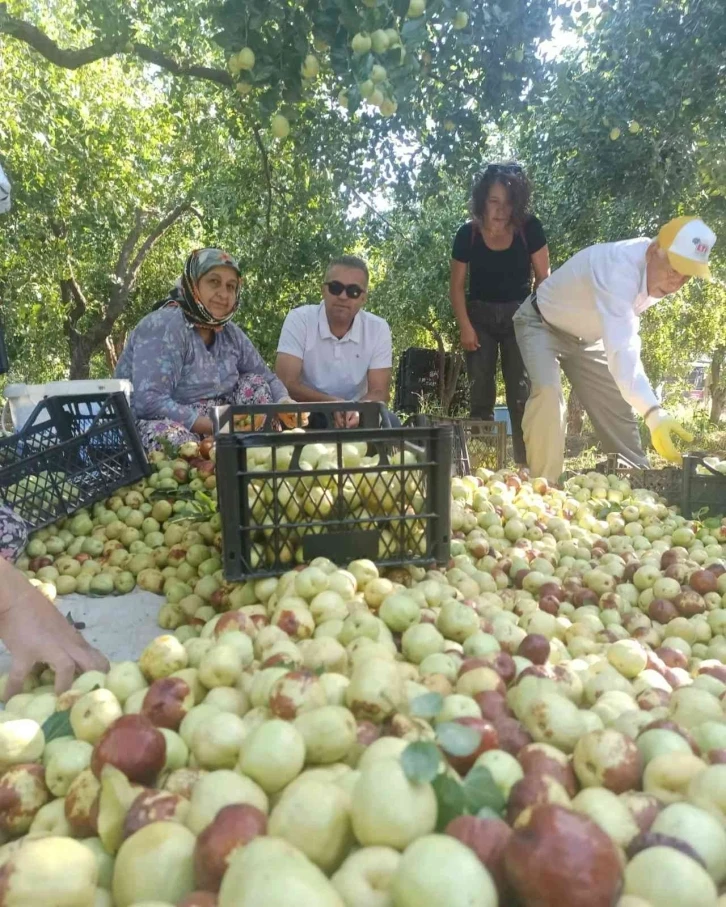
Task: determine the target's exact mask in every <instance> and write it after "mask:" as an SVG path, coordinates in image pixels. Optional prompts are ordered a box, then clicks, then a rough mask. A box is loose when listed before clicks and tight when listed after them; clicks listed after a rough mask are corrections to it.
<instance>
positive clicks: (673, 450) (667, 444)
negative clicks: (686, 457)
mask: <svg viewBox="0 0 726 907" xmlns="http://www.w3.org/2000/svg"><path fill="white" fill-rule="evenodd" d="M654 421H655V420H654ZM674 435H675V436H676V437H678V438H681V440H683V441H685V442H686V444H690V443H691V441H693V435H692V434H691V433H690V432H689V431H687V430H686V429H685V428H683V426H682V425H680V423H678V422H676V420H675V419H674V418H673V417H672V416H669V415H667V414H665V413H664V414H662V415H660V414H659V418H658V419H657V421H655V424H653V425H652V427H651V429H650V439H651V441H652V442H653V447H654V448H655V450H656V452H657V453H659V454H660V455H661V457H663V458H664V459H666V460H668V462H669V463H675V464H676V465H678V466H680V465H681V463H682V462H683V457H682V455H681V452H680V451H679V450H678V448H677V447H676V445H675V442H674V440H673V436H674Z"/></svg>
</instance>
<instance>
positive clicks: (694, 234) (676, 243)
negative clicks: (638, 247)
mask: <svg viewBox="0 0 726 907" xmlns="http://www.w3.org/2000/svg"><path fill="white" fill-rule="evenodd" d="M715 242H716V234H715V233H714V232H713V230H712V229H711V228H710V227H707V226H706V224H704V222H703V221H702V220H701V219H700V218H698V217H674V218H673V220H670V221H668V223H667V224H666V225H665V226H664V227H662V228H661V231H660V233H659V234H658V239H657V243H658V245H659V246H660V247H661V249H663V250H664V251H665V252H666V253H667V254H668V261H669V262H670V264H671V267H672V268H673V270H674V271H678V273H679V274H683V275H685V276H686V277H703V278H705V279H706V280H710V279H711V271H710V270H709V267H708V256H709V255H710V254H711V249H712V248H713V245H714V243H715Z"/></svg>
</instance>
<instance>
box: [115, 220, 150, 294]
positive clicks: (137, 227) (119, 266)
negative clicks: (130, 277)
mask: <svg viewBox="0 0 726 907" xmlns="http://www.w3.org/2000/svg"><path fill="white" fill-rule="evenodd" d="M143 229H144V212H143V211H142V210H141V209H140V208H137V209H136V211H135V212H134V226H133V227H132V228H131V230H130V231H129V234H128V236H127V237H126V239H125V240H124V244H123V245H122V246H121V251H120V252H119V256H118V261H117V262H116V270H115V272H114V273H115V275H116V280H117V283H118V286H123V285H124V281H125V279H126V275H127V273H128V267H129V259H130V258H131V255H132V253H133V251H134V249H135V248H136V244H137V243H138V241H139V237H140V236H141V231H142V230H143Z"/></svg>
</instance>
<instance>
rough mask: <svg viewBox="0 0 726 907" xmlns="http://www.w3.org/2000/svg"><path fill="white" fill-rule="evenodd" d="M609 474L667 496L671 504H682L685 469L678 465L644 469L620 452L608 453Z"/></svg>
mask: <svg viewBox="0 0 726 907" xmlns="http://www.w3.org/2000/svg"><path fill="white" fill-rule="evenodd" d="M605 471H606V472H607V473H608V474H614V475H617V476H618V477H619V478H621V479H627V480H628V481H629V482H630V485H631V487H632V488H642V489H644V490H645V491H651V492H653V494H655V495H658V496H659V497H662V498H665V499H666V500H667V501H668V503H669V504H671V505H677V506H679V507H680V506H681V502H682V496H683V470H682V469H679V468H678V467H676V466H666V467H665V468H664V469H642V468H640V467H639V466H635V465H634V464H633V463H631V462H630V461H629V460H627V459H626V458H625V457H622V456H620V455H619V454H608V458H607V466H606V470H605Z"/></svg>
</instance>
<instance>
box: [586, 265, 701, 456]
mask: <svg viewBox="0 0 726 907" xmlns="http://www.w3.org/2000/svg"><path fill="white" fill-rule="evenodd" d="M593 283H594V287H595V291H596V296H595V300H596V305H597V308H598V311H599V314H600V317H601V322H602V333H603V345H604V347H605V353H606V355H607V360H608V368H609V370H610V373H611V375H612V376H613V378H614V380H615V383H616V384H617V385H618V388H619V390H620V392H621V394H622V395H623V398H624V399H625V400H626V402H627V403H629V404H630V405H631V406H632V407H633V409H635V411H636V412H637V413H638V414H639V415H641V416H642V417H643V419H644V420H645V423H646V425H647V427H648V429H649V431H650V433H651V440H652V442H653V447H654V448H655V450H656V451H657V452H658V453H659V454H660V455H661V456H663V457H665V459H667V460H669V461H671V462H673V463H680V462H681V459H682V458H681V455H680V453H679V452H678V450H677V449H676V447H675V444H674V443H673V439H672V437H671V436H672V435H673V434H675V435H678V436H679V437H681V438H682V439H683V440H684V441H687V442H690V441H692V440H693V437H692V435H690V434H689V433H688V432H687V431H686V430H685V429H683V428H682V427H681V426H680V425H679V424H678V423H677V422H676V420H675V419H673V418H671V417H670V416H668V414H667V413H665V412H664V411H663V410H662V409H661V408H660V403H659V400H658V398H657V396H656V394H655V392H654V391H653V389H652V387H651V385H650V382H649V381H648V378H647V376H646V374H645V369H644V368H643V363H642V359H641V340H640V335H639V333H638V328H639V320H638V317H637V316H636V314H635V311H634V308H633V304H634V302H635V299H636V297H637V295H638V292H639V288H640V275H639V274H638V272H637V271H636V272H635V273H633V272H632V271H630V272H629V271H628V269H627V268H625V267H623V268H621V269H616V268H612V267H611V268H608V269H606V268H605V267H601V268H598V267H597V266H596V267H593Z"/></svg>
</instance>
